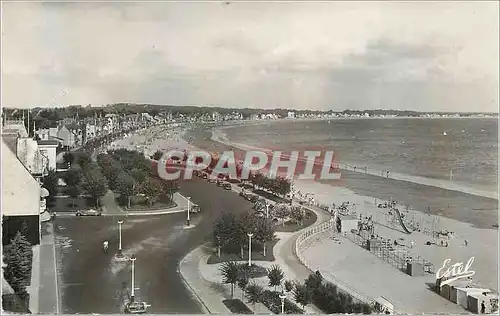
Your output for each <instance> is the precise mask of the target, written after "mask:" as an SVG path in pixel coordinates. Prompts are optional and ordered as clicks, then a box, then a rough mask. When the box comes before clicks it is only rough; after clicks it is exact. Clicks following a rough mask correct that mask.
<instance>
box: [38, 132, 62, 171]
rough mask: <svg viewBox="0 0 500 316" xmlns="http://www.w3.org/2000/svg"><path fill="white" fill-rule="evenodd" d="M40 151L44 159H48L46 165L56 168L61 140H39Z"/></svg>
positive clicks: (49, 168)
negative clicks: (57, 151)
mask: <svg viewBox="0 0 500 316" xmlns="http://www.w3.org/2000/svg"><path fill="white" fill-rule="evenodd" d="M37 145H38V152H39V153H40V155H41V156H42V157H41V159H42V160H43V161H47V163H46V166H47V168H48V170H52V169H53V170H56V160H57V153H56V150H57V147H58V146H59V142H58V141H56V140H51V139H49V140H39V141H38V142H37Z"/></svg>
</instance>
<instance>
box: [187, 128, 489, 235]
mask: <svg viewBox="0 0 500 316" xmlns="http://www.w3.org/2000/svg"><path fill="white" fill-rule="evenodd" d="M186 137H189V139H190V140H191V142H192V143H193V145H194V146H195V147H198V148H201V149H204V150H209V151H224V150H235V152H236V153H242V152H244V150H245V149H246V148H245V149H242V148H239V147H238V146H237V144H234V143H231V144H227V143H225V142H224V140H221V139H216V140H214V139H212V131H211V130H210V129H203V128H198V129H196V130H191V131H189V132H187V134H186ZM342 178H343V179H344V180H343V181H341V182H340V183H339V182H338V181H319V184H321V186H320V187H317V188H316V190H317V191H320V193H319V194H317V195H316V199H317V200H318V196H325V197H323V198H322V199H324V200H326V197H327V196H328V191H331V190H342V191H344V193H343V194H344V195H352V194H354V195H359V196H362V197H364V199H368V198H369V199H371V200H372V201H373V199H378V200H389V199H390V198H394V199H395V200H397V201H401V202H402V203H403V204H406V205H409V206H411V208H412V209H414V210H416V211H419V212H421V213H424V214H431V215H439V216H440V217H445V218H450V219H454V220H458V221H461V222H464V223H468V224H472V225H474V226H475V227H476V228H481V229H495V227H493V224H494V223H498V211H495V210H497V209H498V201H497V200H496V199H492V198H489V197H482V196H476V195H471V194H467V193H463V192H458V191H453V190H448V189H445V188H437V187H432V186H429V185H425V184H419V183H412V182H408V181H404V180H398V179H393V178H388V179H387V178H383V177H381V176H376V175H370V174H364V173H360V172H353V171H349V170H342ZM300 182H301V183H307V181H305V180H301V181H300ZM298 183H299V182H297V184H298ZM315 184H316V185H318V183H315ZM311 185H314V183H312V182H310V183H308V184H307V185H305V186H302V185H301V187H304V189H303V190H301V191H302V192H309V191H308V190H307V186H311ZM321 191H323V192H322V193H321ZM423 196H425V197H426V198H425V199H423V198H422V197H423ZM337 202H341V201H335V203H337ZM331 203H332V199H328V200H326V201H325V202H324V204H328V205H331ZM449 205H451V207H448V206H449ZM429 206H430V212H429ZM474 208H476V209H479V210H475V211H480V212H482V215H486V216H483V218H475V217H474V216H471V214H470V212H468V211H467V210H472V209H474Z"/></svg>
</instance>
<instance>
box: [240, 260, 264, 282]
mask: <svg viewBox="0 0 500 316" xmlns="http://www.w3.org/2000/svg"><path fill="white" fill-rule="evenodd" d="M238 269H239V270H240V271H242V272H243V273H245V275H246V276H247V277H248V278H249V279H255V278H261V277H264V276H266V275H267V270H266V268H264V267H261V266H258V265H256V264H252V265H251V266H250V267H249V266H248V264H247V263H240V264H238Z"/></svg>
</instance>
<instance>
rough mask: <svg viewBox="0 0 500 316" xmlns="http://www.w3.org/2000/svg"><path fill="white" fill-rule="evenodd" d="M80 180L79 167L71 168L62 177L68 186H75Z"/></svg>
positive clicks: (80, 171)
mask: <svg viewBox="0 0 500 316" xmlns="http://www.w3.org/2000/svg"><path fill="white" fill-rule="evenodd" d="M81 180H82V169H81V167H80V166H78V165H75V166H72V167H71V168H70V169H69V170H68V171H66V173H65V175H64V181H65V182H66V184H67V185H68V186H77V185H79V184H80V182H81Z"/></svg>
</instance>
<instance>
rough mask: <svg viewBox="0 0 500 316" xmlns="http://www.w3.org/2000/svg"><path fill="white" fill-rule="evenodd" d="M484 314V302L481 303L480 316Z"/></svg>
mask: <svg viewBox="0 0 500 316" xmlns="http://www.w3.org/2000/svg"><path fill="white" fill-rule="evenodd" d="M485 312H486V306H485V305H484V301H482V302H481V314H484V313H485Z"/></svg>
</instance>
